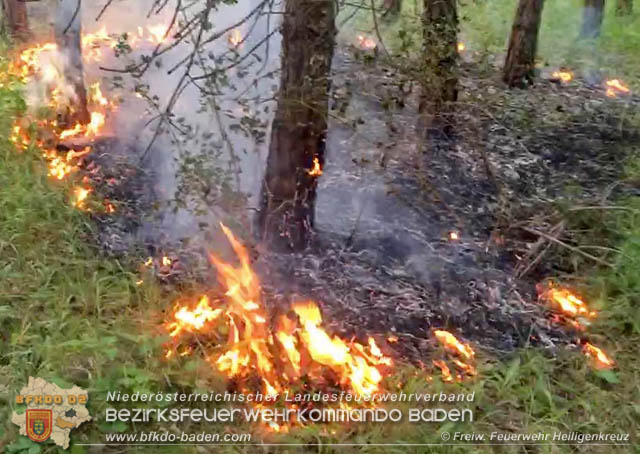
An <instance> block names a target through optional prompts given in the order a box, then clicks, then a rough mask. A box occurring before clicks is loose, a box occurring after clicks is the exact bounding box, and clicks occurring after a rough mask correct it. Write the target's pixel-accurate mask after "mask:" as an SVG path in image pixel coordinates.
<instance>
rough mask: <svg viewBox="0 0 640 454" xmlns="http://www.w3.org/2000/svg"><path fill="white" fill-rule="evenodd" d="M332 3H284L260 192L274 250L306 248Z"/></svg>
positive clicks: (320, 148) (322, 130)
mask: <svg viewBox="0 0 640 454" xmlns="http://www.w3.org/2000/svg"><path fill="white" fill-rule="evenodd" d="M334 21H335V2H334V0H286V2H285V13H284V18H283V23H282V32H281V33H282V75H281V80H280V91H279V94H278V106H277V109H276V113H275V117H274V120H273V125H272V130H271V142H270V144H269V157H268V159H267V169H266V174H265V178H264V181H263V187H262V203H261V209H260V213H259V215H258V219H257V222H258V229H259V230H260V232H261V235H262V239H263V240H264V241H266V242H267V243H268V244H270V246H272V247H274V248H276V249H287V250H300V249H303V248H304V247H306V246H307V244H308V241H309V237H310V229H311V228H312V226H313V218H314V209H315V201H316V186H317V178H318V176H319V175H318V174H319V173H320V172H319V171H318V170H316V171H313V169H314V162H318V163H319V165H320V166H321V167H322V166H323V165H324V150H325V139H326V134H327V116H328V98H329V85H330V80H329V72H330V70H331V59H332V57H333V48H334V42H335V24H334Z"/></svg>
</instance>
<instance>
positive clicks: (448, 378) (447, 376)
mask: <svg viewBox="0 0 640 454" xmlns="http://www.w3.org/2000/svg"><path fill="white" fill-rule="evenodd" d="M433 365H434V366H436V367H437V368H438V369H440V371H441V372H442V381H443V382H445V383H449V382H452V381H453V375H451V369H449V366H447V363H445V362H444V361H442V360H439V359H434V360H433Z"/></svg>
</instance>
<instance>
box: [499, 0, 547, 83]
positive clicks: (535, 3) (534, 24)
mask: <svg viewBox="0 0 640 454" xmlns="http://www.w3.org/2000/svg"><path fill="white" fill-rule="evenodd" d="M543 6H544V0H520V3H519V4H518V10H517V11H516V17H515V19H514V21H513V27H512V28H511V37H510V38H509V50H508V51H507V58H506V60H505V63H504V70H503V73H502V80H504V82H505V83H506V84H507V85H509V86H510V87H516V86H517V87H524V86H526V84H527V82H528V83H532V82H533V78H534V75H535V61H536V52H537V49H538V32H539V30H540V21H541V18H542V8H543Z"/></svg>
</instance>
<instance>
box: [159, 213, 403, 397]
mask: <svg viewBox="0 0 640 454" xmlns="http://www.w3.org/2000/svg"><path fill="white" fill-rule="evenodd" d="M221 227H222V231H223V232H224V234H225V236H226V237H227V239H228V241H229V243H230V244H231V247H232V248H233V250H234V252H235V254H236V256H237V258H238V262H239V265H238V266H234V265H231V264H229V263H227V262H224V261H222V260H221V259H219V258H218V257H216V256H214V255H212V256H211V257H210V259H211V262H212V263H213V264H214V265H215V267H216V268H217V271H218V277H219V282H221V284H222V286H223V287H224V288H225V297H224V299H223V300H222V301H219V302H217V304H216V305H215V306H213V305H212V304H211V302H210V300H209V299H208V298H207V299H201V300H200V302H199V303H198V305H197V306H196V307H195V308H189V306H188V305H184V304H178V305H177V306H176V308H175V309H174V312H173V319H172V321H171V322H169V323H167V324H166V325H165V327H166V329H167V331H168V332H169V334H170V336H171V337H172V338H173V342H172V343H171V344H170V345H168V349H169V350H170V351H171V350H177V348H178V347H179V345H180V342H182V340H181V338H182V336H180V335H181V334H184V333H200V334H209V335H217V337H221V336H226V338H227V342H226V344H224V346H223V349H222V352H220V353H217V354H214V355H212V356H210V357H209V361H210V363H211V364H212V365H213V366H214V367H215V368H217V369H218V370H219V371H220V372H222V373H224V374H225V375H227V376H228V377H230V378H235V379H242V378H248V377H250V376H256V375H257V376H258V377H260V381H261V382H262V384H263V387H264V392H265V393H267V394H277V393H278V392H280V391H281V390H282V389H284V388H285V387H286V386H288V385H290V384H293V383H294V382H295V381H297V380H299V379H301V378H302V376H303V375H305V376H306V378H307V380H309V381H311V382H314V381H316V382H319V383H325V382H327V380H329V379H330V380H331V381H334V382H335V384H337V385H339V386H341V387H343V388H347V389H351V390H352V391H354V392H355V393H357V394H359V395H371V394H373V393H376V392H378V391H379V390H380V383H381V381H382V378H383V375H382V373H383V371H384V369H383V368H385V367H388V366H391V365H392V361H391V359H390V358H388V357H387V356H385V355H384V354H383V352H382V351H381V349H380V348H379V346H378V345H377V344H376V341H375V339H373V338H371V337H370V338H369V339H368V341H367V343H366V344H360V343H358V342H355V341H351V342H349V341H345V340H343V339H341V338H340V337H338V336H331V335H330V334H329V333H327V332H326V331H325V330H324V328H323V327H322V314H321V312H320V308H319V307H318V305H317V304H316V303H315V302H313V301H298V302H295V303H294V304H293V305H292V307H291V309H292V314H295V318H292V317H290V316H289V315H286V314H283V315H280V316H279V317H278V318H277V320H276V323H274V328H271V325H270V324H269V323H267V320H268V319H269V317H268V314H267V312H266V311H265V308H264V305H263V302H262V298H263V297H262V289H261V286H260V282H259V279H258V277H257V276H256V274H255V272H254V271H253V269H252V268H251V264H250V259H249V253H248V251H247V249H246V248H245V247H244V246H243V245H242V244H241V243H240V242H239V241H238V240H237V239H236V238H235V236H233V234H232V233H231V231H230V230H229V229H228V228H227V227H225V226H224V225H221ZM214 320H216V324H215V326H214V325H213V324H212V323H211V322H213V321H214ZM221 324H224V325H225V327H226V328H224V329H223V330H222V331H218V329H219V326H220V325H221Z"/></svg>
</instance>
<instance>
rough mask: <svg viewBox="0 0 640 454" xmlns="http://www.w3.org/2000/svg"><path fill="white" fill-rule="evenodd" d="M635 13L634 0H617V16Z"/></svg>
mask: <svg viewBox="0 0 640 454" xmlns="http://www.w3.org/2000/svg"><path fill="white" fill-rule="evenodd" d="M631 13H633V0H617V2H616V16H630V15H631Z"/></svg>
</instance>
